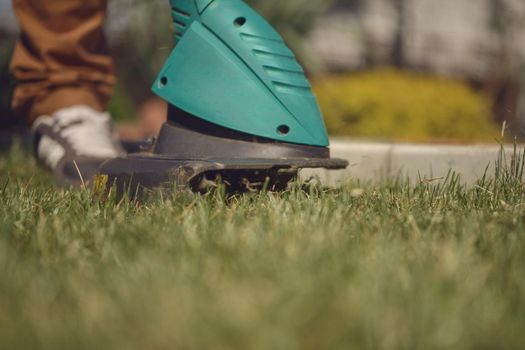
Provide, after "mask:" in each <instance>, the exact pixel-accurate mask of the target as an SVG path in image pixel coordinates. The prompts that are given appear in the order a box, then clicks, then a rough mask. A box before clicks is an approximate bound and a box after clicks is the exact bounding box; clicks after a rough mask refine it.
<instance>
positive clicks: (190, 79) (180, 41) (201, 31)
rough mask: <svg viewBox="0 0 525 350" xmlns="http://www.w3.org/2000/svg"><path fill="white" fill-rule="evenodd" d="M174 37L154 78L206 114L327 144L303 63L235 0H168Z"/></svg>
mask: <svg viewBox="0 0 525 350" xmlns="http://www.w3.org/2000/svg"><path fill="white" fill-rule="evenodd" d="M171 7H172V17H173V21H174V24H175V27H176V30H177V32H176V35H175V36H176V39H177V45H176V47H175V49H174V50H173V52H172V53H171V55H170V56H169V58H168V60H167V62H166V64H165V66H164V68H163V69H162V70H161V72H160V74H159V76H158V78H157V80H156V81H155V83H154V85H153V91H154V92H155V93H156V94H157V95H158V96H160V97H161V98H163V99H164V100H166V101H167V102H168V103H170V104H173V105H175V106H177V107H178V108H181V109H182V110H184V111H186V112H188V113H190V114H193V115H195V116H197V117H199V118H201V119H204V120H206V121H208V122H211V123H214V124H217V125H220V126H223V127H226V128H229V129H233V130H237V131H240V132H244V133H247V134H251V135H254V136H260V137H264V138H268V139H272V140H277V141H281V142H289V143H296V144H304V145H311V146H321V147H327V146H328V145H329V142H328V135H327V132H326V127H325V125H324V122H323V118H322V115H321V112H320V110H319V106H318V104H317V100H316V98H315V96H314V95H313V93H312V90H311V86H310V83H309V82H308V80H307V79H306V77H305V74H304V70H303V68H302V67H301V66H300V64H299V63H298V62H297V60H296V58H295V56H294V54H293V53H292V51H291V50H290V49H289V48H288V47H287V46H286V44H285V43H284V41H283V39H282V37H281V36H280V35H279V34H278V33H277V32H276V31H275V30H274V29H273V28H272V26H271V25H270V24H268V22H266V21H265V20H264V19H263V18H262V17H261V16H260V15H259V14H258V13H257V12H256V11H254V10H253V9H252V8H251V7H249V6H248V5H247V4H245V3H244V2H243V1H241V0H171Z"/></svg>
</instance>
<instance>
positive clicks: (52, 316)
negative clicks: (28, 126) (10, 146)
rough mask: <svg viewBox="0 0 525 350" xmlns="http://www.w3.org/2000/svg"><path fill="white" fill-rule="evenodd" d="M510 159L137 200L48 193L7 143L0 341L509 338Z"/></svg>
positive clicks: (522, 198) (513, 285) (428, 342)
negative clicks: (429, 175) (272, 188)
mask: <svg viewBox="0 0 525 350" xmlns="http://www.w3.org/2000/svg"><path fill="white" fill-rule="evenodd" d="M522 173H523V162H522V160H519V161H517V162H512V164H511V162H508V164H507V165H501V164H500V166H499V168H498V172H497V174H496V178H495V179H494V180H488V178H487V179H485V180H480V182H479V183H478V185H477V186H475V187H472V188H464V187H463V186H461V185H460V183H459V182H458V179H457V177H455V176H453V175H450V176H449V178H448V179H447V180H446V181H444V182H436V183H431V184H424V183H422V184H420V185H417V186H409V185H405V184H403V183H401V182H399V183H391V184H383V185H372V184H370V185H366V186H365V185H359V184H348V185H346V186H344V187H342V188H340V189H334V190H327V189H322V188H319V187H316V186H310V187H309V188H308V189H307V190H306V191H303V190H301V188H300V187H299V186H295V187H294V188H292V189H291V190H290V191H288V192H285V193H282V194H271V193H263V194H258V195H243V196H238V197H234V198H229V199H225V198H224V197H223V196H222V195H221V194H220V191H219V192H216V193H210V194H208V195H204V196H199V195H192V194H189V193H183V192H179V193H175V194H174V195H173V196H172V197H170V198H160V197H159V198H152V199H151V200H150V201H148V202H146V203H143V204H142V205H138V204H136V203H129V202H118V201H117V200H115V199H114V198H110V199H109V200H107V201H106V202H100V201H98V200H96V199H93V198H92V196H91V195H90V194H89V193H88V192H86V191H64V190H58V189H56V188H54V187H53V186H52V185H51V181H50V178H49V175H45V173H43V172H42V171H41V170H40V169H38V168H37V167H36V166H35V164H34V161H33V160H31V158H30V157H28V156H27V155H25V154H24V153H23V152H20V151H17V150H16V149H15V150H13V151H12V152H11V153H10V154H8V155H4V156H2V157H0V348H1V349H24V348H25V349H110V348H111V349H196V350H197V349H198V350H202V349H265V350H266V349H301V350H303V349H304V350H307V349H312V350H318V349H523V348H525V332H524V330H525V192H524V186H523V182H522V177H523V174H522ZM356 189H363V190H364V191H361V190H356ZM361 192H362V193H361Z"/></svg>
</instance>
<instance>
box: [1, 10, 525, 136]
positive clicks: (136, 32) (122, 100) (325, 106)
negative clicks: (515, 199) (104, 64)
mask: <svg viewBox="0 0 525 350" xmlns="http://www.w3.org/2000/svg"><path fill="white" fill-rule="evenodd" d="M2 1H3V2H4V3H6V2H7V1H10V0H0V3H2ZM247 2H249V3H250V4H251V5H253V6H254V7H255V8H257V9H258V10H259V11H260V12H261V13H262V14H263V16H265V17H266V18H267V19H268V20H269V21H270V22H271V23H272V24H273V25H274V26H275V27H276V28H277V30H278V31H279V32H281V33H282V35H283V37H284V38H285V40H286V42H287V43H288V45H289V46H291V47H292V49H293V50H294V51H295V52H296V54H297V56H298V59H299V61H300V62H301V63H302V64H303V65H304V66H305V69H306V71H307V73H308V74H309V75H310V77H311V78H312V79H313V80H314V82H315V83H314V85H315V91H316V93H317V94H318V96H319V100H320V104H321V107H322V110H323V112H324V115H325V117H326V119H327V125H328V128H329V129H330V132H331V133H332V134H334V135H341V136H358V137H382V138H393V139H398V138H400V139H403V140H425V139H426V140H428V139H461V140H465V139H472V140H478V139H485V140H487V141H492V140H493V137H494V134H495V130H496V132H497V130H498V129H500V128H501V124H502V122H503V121H506V122H507V124H508V125H510V126H511V128H510V131H511V133H512V134H513V135H516V136H518V137H522V136H524V135H525V134H524V133H523V131H522V129H524V128H525V121H524V120H525V88H524V87H525V59H524V58H523V57H524V56H525V54H523V53H522V56H519V55H517V54H516V52H515V51H516V50H515V49H516V47H517V43H520V42H523V40H521V41H520V40H519V38H520V37H521V38H523V37H525V36H521V35H522V34H523V35H525V31H521V32H520V31H519V30H517V29H516V28H518V29H519V28H524V27H525V25H521V24H520V23H521V22H523V23H525V10H524V9H525V6H522V5H520V4H521V0H482V1H481V2H479V1H476V0H457V1H452V0H446V1H444V2H442V3H439V4H435V2H433V1H430V0H368V1H364V0H308V1H306V0H286V1H282V0H247ZM109 6H110V9H109V20H108V25H107V27H108V28H107V29H108V35H109V38H110V43H111V46H112V52H113V56H114V58H115V60H116V64H117V69H118V75H119V79H120V80H119V83H118V85H117V86H116V89H115V95H114V98H113V100H112V102H111V105H110V112H111V113H112V114H113V115H114V117H115V119H117V120H118V121H122V122H126V121H131V120H133V119H134V118H135V117H136V116H137V115H141V106H143V105H144V104H146V103H148V102H151V101H152V100H154V97H153V95H152V94H151V92H150V86H151V83H152V81H153V80H154V78H155V76H156V74H157V72H158V71H159V70H160V68H161V66H162V64H163V62H164V60H165V59H166V57H167V56H168V55H169V53H170V52H171V49H172V47H173V42H174V40H173V27H172V25H171V18H170V11H169V4H168V1H167V0H150V1H142V0H110V1H109ZM495 9H496V10H497V11H496V10H495ZM447 11H448V12H447ZM476 11H477V12H476ZM4 12H5V11H4ZM0 17H1V16H0ZM520 26H521V27H520ZM1 28H2V26H1V25H0V39H1V40H0V79H1V81H0V84H1V87H2V93H1V94H0V113H1V118H6V116H9V114H10V111H9V109H8V101H9V91H10V87H11V86H12V84H13V82H12V81H11V80H9V78H8V75H7V66H8V60H9V56H10V54H9V51H10V50H11V48H12V46H13V43H14V38H15V35H14V34H13V31H7V32H6V31H5V30H3V29H1ZM460 39H462V40H464V41H461V40H460ZM524 52H525V50H524ZM388 66H390V67H395V70H393V69H381V68H380V67H388ZM520 77H521V78H520ZM520 101H521V102H520ZM11 119H12V117H11Z"/></svg>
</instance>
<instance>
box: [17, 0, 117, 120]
mask: <svg viewBox="0 0 525 350" xmlns="http://www.w3.org/2000/svg"><path fill="white" fill-rule="evenodd" d="M13 7H14V10H15V13H16V15H17V17H18V20H19V22H20V27H21V35H20V39H19V40H18V43H17V44H16V47H15V51H14V54H13V58H12V61H11V67H10V70H11V73H12V74H13V75H14V77H15V78H16V79H17V80H18V85H17V86H16V89H15V91H14V96H13V101H12V105H13V109H14V110H15V112H16V113H17V114H18V115H19V116H20V117H21V118H24V119H25V120H26V121H27V122H28V123H32V122H33V121H34V120H35V118H37V117H38V116H40V115H43V114H51V113H53V112H54V111H55V110H57V109H60V108H65V107H69V106H73V105H77V104H84V105H88V106H91V107H93V108H95V109H98V110H101V111H102V110H104V109H105V108H106V105H107V103H108V101H109V99H110V97H111V94H112V91H113V86H114V84H115V80H116V79H115V72H114V68H113V61H112V59H111V57H110V55H109V54H108V49H107V45H106V40H105V37H104V32H103V24H104V19H105V17H106V12H107V0H13Z"/></svg>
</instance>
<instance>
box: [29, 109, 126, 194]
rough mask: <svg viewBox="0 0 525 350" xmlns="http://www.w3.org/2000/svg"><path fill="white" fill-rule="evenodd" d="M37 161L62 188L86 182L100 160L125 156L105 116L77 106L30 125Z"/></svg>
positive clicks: (100, 162) (108, 118) (111, 125)
mask: <svg viewBox="0 0 525 350" xmlns="http://www.w3.org/2000/svg"><path fill="white" fill-rule="evenodd" d="M32 129H33V133H34V135H35V154H36V157H37V159H38V160H39V161H40V162H41V163H43V164H44V165H45V166H47V167H48V168H50V169H51V170H52V171H53V174H54V176H55V179H56V180H57V182H58V183H59V184H60V185H62V186H67V185H76V186H78V185H80V184H81V183H82V182H84V183H89V181H90V180H91V178H92V177H93V175H95V174H96V172H97V169H98V167H99V166H100V164H102V163H103V162H104V161H106V160H108V159H111V158H115V157H118V156H121V155H123V154H125V151H124V149H123V148H122V146H121V144H120V141H119V139H118V135H117V133H116V131H115V129H114V127H113V123H112V122H111V119H110V117H109V114H108V113H101V112H98V111H96V110H94V109H93V108H91V107H87V106H83V105H78V106H73V107H68V108H64V109H60V110H58V111H56V112H55V113H53V115H52V116H41V117H39V118H37V119H36V121H35V122H34V124H33V128H32Z"/></svg>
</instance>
